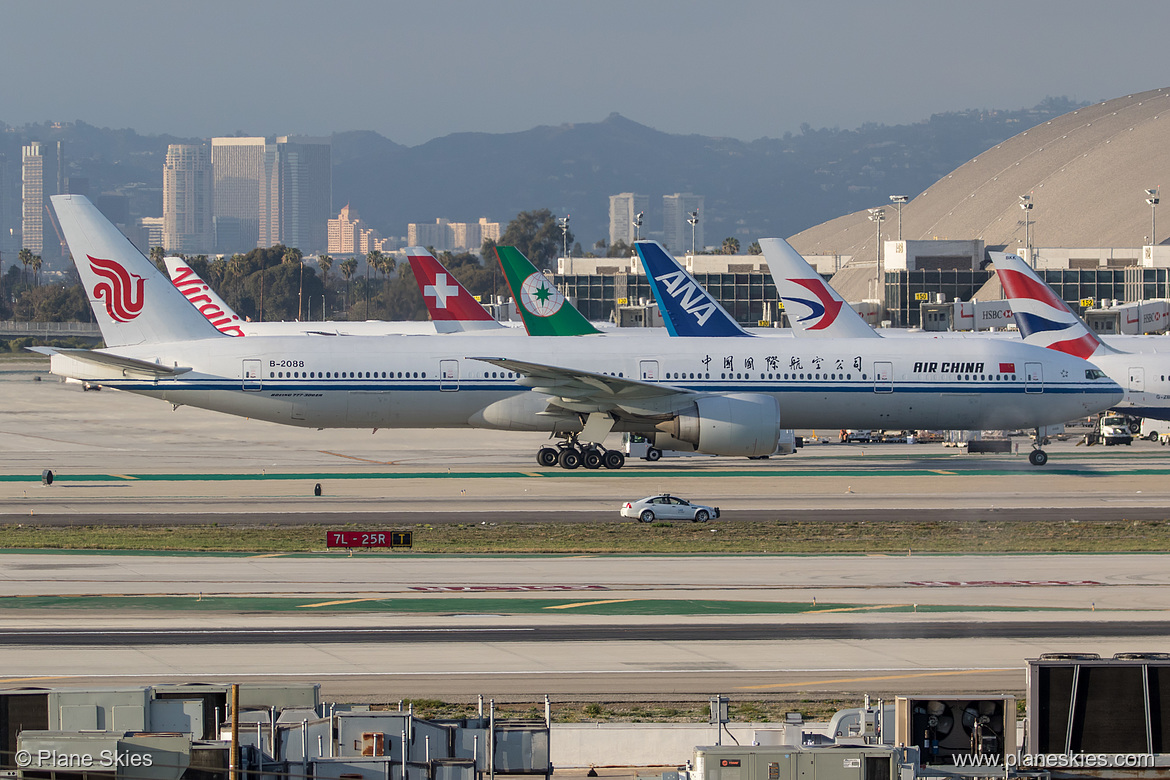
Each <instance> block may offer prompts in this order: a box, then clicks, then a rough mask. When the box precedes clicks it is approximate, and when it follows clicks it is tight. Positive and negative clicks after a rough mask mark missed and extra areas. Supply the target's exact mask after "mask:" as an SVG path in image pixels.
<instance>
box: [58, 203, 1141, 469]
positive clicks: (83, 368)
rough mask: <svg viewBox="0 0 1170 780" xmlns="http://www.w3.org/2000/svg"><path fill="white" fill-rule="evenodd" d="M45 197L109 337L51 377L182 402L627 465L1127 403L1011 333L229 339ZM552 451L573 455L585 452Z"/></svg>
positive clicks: (102, 235) (64, 362)
mask: <svg viewBox="0 0 1170 780" xmlns="http://www.w3.org/2000/svg"><path fill="white" fill-rule="evenodd" d="M52 201H53V206H54V208H55V209H56V211H57V216H58V218H59V219H60V224H61V227H62V229H63V231H64V233H65V238H66V240H67V241H68V243H69V248H70V251H71V252H72V254H73V257H74V260H75V262H76V264H77V269H78V272H79V273H80V276H81V280H82V283H83V285H84V286H85V289H86V292H87V294H88V296H89V300H90V303H91V305H92V306H93V309H94V313H95V316H96V317H97V320H98V323H99V325H100V327H101V330H102V335H103V336H104V338H105V341H106V345H107V346H106V347H105V348H103V349H99V350H44V351H47V352H50V353H51V354H52V370H53V373H55V374H59V375H62V376H68V377H74V378H77V379H83V380H87V381H92V382H97V383H100V384H103V385H106V386H109V387H114V388H118V389H121V390H126V391H129V392H133V393H139V394H142V395H146V396H150V397H153V398H158V399H161V400H165V401H168V402H170V403H172V404H176V405H189V406H196V407H200V408H204V409H211V410H215V411H220V412H225V413H228V414H236V415H241V416H246V417H252V418H257V419H261V420H268V421H272V422H278V423H284V424H288V425H299V426H304V427H314V428H331V427H348V428H375V429H376V428H458V427H476V428H491V429H499V430H524V431H549V432H553V433H558V434H561V435H565V436H569V437H571V440H572V441H573V442H574V444H576V443H577V442H581V443H582V444H581V445H580V446H582V447H587V448H588V449H589V450H590V451H591V452H600V453H601V455H602V457H601V458H600V460H601V461H602V463H601V464H598V465H605V466H607V467H610V468H620V466H621V465H622V462H623V460H624V459H623V458H622V456H621V453H620V452H618V451H617V450H604V449H602V448H600V447H599V446H597V445H595V444H592V443H600V442H603V441H604V440H605V437H606V435H607V434H609V433H610V431H630V432H637V433H646V434H653V433H655V432H658V431H662V432H665V433H668V434H670V435H672V436H674V437H675V438H677V439H679V440H681V441H684V442H687V443H689V444H690V445H691V446H693V447H695V448H696V449H697V450H699V451H702V452H708V453H713V454H720V455H741V456H755V455H765V454H768V453H770V452H772V450H773V449H774V448H775V446H776V439H777V433H778V431H779V429H780V427H781V419H782V418H783V421H784V426H785V427H801V428H803V427H833V428H838V427H857V428H865V427H871V428H872V427H882V428H897V427H901V428H968V429H969V428H1015V427H1023V426H1027V427H1031V426H1034V425H1044V424H1048V423H1056V422H1061V421H1064V420H1068V419H1072V418H1075V417H1079V416H1082V415H1085V414H1088V413H1090V412H1094V411H1098V410H1101V409H1106V408H1108V407H1109V406H1111V405H1113V404H1114V403H1116V402H1117V401H1118V400H1119V399H1120V397H1121V389H1120V388H1119V387H1118V386H1117V384H1115V383H1114V382H1112V381H1110V380H1109V379H1107V378H1105V377H1104V376H1103V375H1101V373H1100V372H1099V371H1097V370H1096V369H1095V368H1093V367H1092V366H1091V365H1090V364H1088V363H1086V362H1084V361H1083V360H1081V359H1079V358H1076V357H1073V356H1070V355H1065V354H1063V353H1059V352H1054V351H1052V350H1045V349H1040V348H1038V347H1031V346H1028V345H1026V344H1019V343H1014V342H1013V343H998V342H991V341H984V342H971V343H962V344H954V343H948V344H946V345H945V347H946V355H945V357H944V356H943V355H942V354H941V353H940V355H938V356H937V359H935V358H933V357H930V356H928V355H927V354H925V353H924V351H923V345H921V344H909V343H898V342H893V341H891V342H890V343H888V344H887V343H885V342H886V341H887V340H877V339H874V340H873V348H872V349H868V350H867V351H863V350H860V349H859V350H858V351H857V352H856V353H854V352H850V351H847V350H849V349H852V348H853V346H852V345H850V346H849V347H848V348H846V347H840V348H836V347H825V345H823V344H817V343H809V342H806V341H800V342H797V341H796V340H795V339H793V340H792V342H791V343H783V344H782V343H780V341H779V340H777V339H765V338H750V337H749V338H743V337H739V338H726V339H725V338H670V339H667V338H658V337H653V336H648V337H647V338H645V339H638V338H629V337H621V338H607V336H606V334H604V333H600V334H595V335H590V336H575V337H551V338H548V337H533V336H526V337H517V336H516V335H515V334H503V335H500V336H496V335H492V334H489V333H479V334H474V335H464V334H458V333H450V334H443V335H397V336H396V335H385V336H371V337H366V336H331V335H298V336H249V337H247V338H233V337H231V336H227V335H224V334H223V333H220V332H219V331H218V330H216V328H215V327H214V326H213V325H212V324H211V323H210V322H208V321H207V320H206V319H205V318H204V317H203V316H202V315H201V314H200V313H199V312H198V311H196V309H195V308H194V307H192V306H191V305H190V304H188V303H187V302H186V300H185V299H184V298H183V295H182V293H180V292H179V291H178V290H177V289H176V288H175V287H174V286H173V285H172V284H171V283H170V282H169V281H168V280H167V279H166V278H165V277H164V276H163V275H162V274H161V273H160V272H159V271H158V270H157V269H156V268H155V267H154V266H153V265H152V264H151V263H150V261H148V260H147V259H146V258H145V257H143V255H142V253H141V252H139V251H138V250H137V249H136V248H135V247H134V246H133V245H132V244H131V243H130V242H129V241H128V240H127V239H126V237H125V236H123V235H122V234H121V233H120V232H118V230H117V228H115V227H114V226H113V225H112V224H111V223H110V222H109V221H108V220H106V218H105V217H103V216H102V215H101V214H100V212H98V210H97V209H96V208H95V207H94V206H93V204H92V203H90V202H89V200H88V199H86V198H85V197H83V196H79V195H57V196H54V197H53V198H52ZM678 292H679V290H678V289H677V288H674V289H672V292H671V293H670V294H671V295H674V294H675V293H678ZM699 316H702V315H701V314H700V315H699ZM570 338H571V339H572V342H571V343H567V342H569V339H570ZM901 341H902V342H905V340H901ZM1032 364H1035V366H1034V368H1030V366H1032ZM895 366H896V367H897V369H896V370H895V368H894V367H895ZM1040 375H1042V376H1043V377H1044V379H1043V381H1042V382H1040V381H1038V380H1036V379H1033V378H1032V377H1037V376H1040ZM544 449H553V448H551V447H547V448H544ZM553 451H554V452H556V450H555V449H554V450H553ZM542 452H543V450H542ZM565 452H575V453H577V454H576V457H575V458H574V457H572V456H570V457H567V458H566V456H565V454H564V453H565ZM559 457H560V458H561V460H562V462H561V465H563V466H575V465H579V464H580V463H581V452H580V448H579V447H568V448H564V449H562V450H561V452H560V455H559ZM545 465H552V464H549V463H546V464H545Z"/></svg>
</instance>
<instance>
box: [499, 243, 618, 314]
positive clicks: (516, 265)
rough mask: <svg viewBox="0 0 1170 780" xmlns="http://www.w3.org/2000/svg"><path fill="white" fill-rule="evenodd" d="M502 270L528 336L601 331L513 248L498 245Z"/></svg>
mask: <svg viewBox="0 0 1170 780" xmlns="http://www.w3.org/2000/svg"><path fill="white" fill-rule="evenodd" d="M496 253H497V254H498V255H499V256H500V267H501V268H503V269H504V277H505V278H507V280H508V287H510V288H511V290H512V299H513V300H514V301H516V308H517V309H519V310H520V316H521V317H523V318H524V329H525V330H527V331H528V335H529V336H584V335H586V334H588V333H600V332H601V331H599V330H597V328H595V327H593V326H592V325H590V324H589V320H587V319H585V317H583V316H582V315H581V312H579V311H577V309H576V307H574V306H573V304H571V303H569V302H568V301H567V300H565V296H564V295H562V294H561V291H560V290H558V289H557V288H556V287H554V286H553V285H552V283H551V282H550V281H549V280H548V279H547V278H545V275H544V274H542V273H541V272H540V271H538V270H537V269H536V266H534V265H533V264H532V263H531V262H529V261H528V258H527V257H525V256H524V254H523V253H522V252H521V251H520V250H519V249H517V248H516V247H514V246H497V247H496Z"/></svg>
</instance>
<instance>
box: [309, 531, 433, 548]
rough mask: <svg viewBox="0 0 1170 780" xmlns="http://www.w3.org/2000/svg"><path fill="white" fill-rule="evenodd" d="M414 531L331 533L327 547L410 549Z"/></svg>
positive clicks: (328, 535)
mask: <svg viewBox="0 0 1170 780" xmlns="http://www.w3.org/2000/svg"><path fill="white" fill-rule="evenodd" d="M413 535H414V532H413V531H329V532H328V533H327V534H326V535H325V544H326V546H327V547H391V548H394V547H410V546H411V543H412V542H413V538H412V537H413Z"/></svg>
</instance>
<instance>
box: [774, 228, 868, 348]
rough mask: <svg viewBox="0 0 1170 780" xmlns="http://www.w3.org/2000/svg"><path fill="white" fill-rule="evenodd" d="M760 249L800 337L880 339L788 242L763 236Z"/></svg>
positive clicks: (793, 329) (789, 318)
mask: <svg viewBox="0 0 1170 780" xmlns="http://www.w3.org/2000/svg"><path fill="white" fill-rule="evenodd" d="M760 248H761V249H762V250H764V258H765V259H766V260H767V261H768V271H769V272H770V273H771V274H772V283H773V284H775V285H776V291H777V292H778V293H779V294H780V299H781V300H782V301H784V310H785V311H786V312H787V313H788V321H789V323H790V324H791V325H792V332H793V333H794V334H795V335H796V336H797V337H798V338H818V337H819V338H826V337H828V338H865V339H868V338H881V335H880V334H879V333H878V332H877V331H875V330H874V329H873V328H871V327H870V326H869V325H868V324H867V323H866V321H865V320H863V319H862V318H861V315H860V314H858V313H857V312H856V311H854V310H853V308H852V307H851V306H850V305H849V304H847V303H846V302H845V299H843V298H842V297H841V296H840V295H838V294H837V291H836V290H834V289H833V288H832V287H830V286H829V285H827V284H825V280H824V279H822V278H821V275H820V274H818V273H817V272H816V269H814V268H813V267H812V266H811V265H809V264H808V261H807V260H805V259H804V258H803V257H801V256H800V253H799V252H797V251H796V250H795V249H793V248H792V246H791V245H790V244H789V243H788V242H787V241H785V240H784V239H782V238H761V239H760Z"/></svg>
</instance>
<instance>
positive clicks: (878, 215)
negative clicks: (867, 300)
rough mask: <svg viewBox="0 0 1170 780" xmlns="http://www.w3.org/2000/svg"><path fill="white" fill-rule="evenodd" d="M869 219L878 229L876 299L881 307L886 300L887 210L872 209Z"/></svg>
mask: <svg viewBox="0 0 1170 780" xmlns="http://www.w3.org/2000/svg"><path fill="white" fill-rule="evenodd" d="M869 219H870V221H871V222H873V224H874V225H875V227H876V228H877V237H876V243H877V260H876V263H875V265H876V268H875V270H874V297H875V298H877V299H878V301H879V306H880V305H882V304H881V301H882V299H883V298H885V296H884V295H882V222H884V221H885V219H886V210H885V209H870V210H869Z"/></svg>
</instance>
